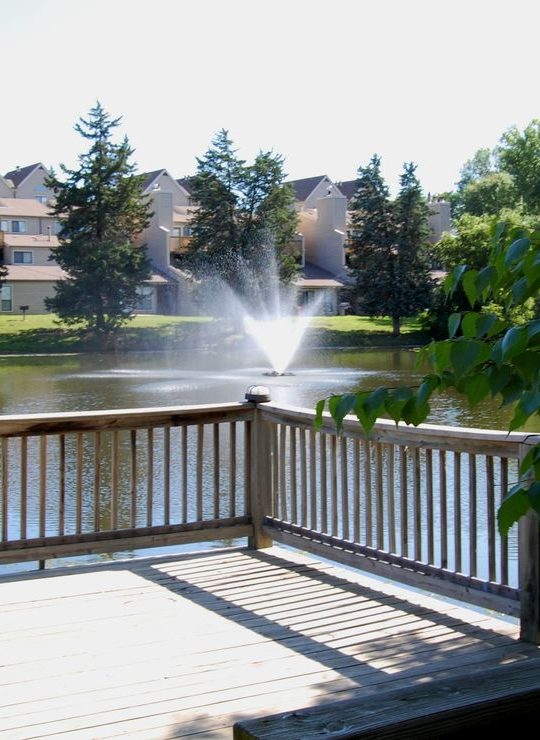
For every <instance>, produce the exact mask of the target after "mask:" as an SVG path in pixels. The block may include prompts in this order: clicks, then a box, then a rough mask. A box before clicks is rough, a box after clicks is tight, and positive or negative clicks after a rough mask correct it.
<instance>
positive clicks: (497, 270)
mask: <svg viewBox="0 0 540 740" xmlns="http://www.w3.org/2000/svg"><path fill="white" fill-rule="evenodd" d="M460 285H461V286H462V288H463V290H464V292H465V295H466V296H467V300H468V302H469V305H470V307H471V310H470V311H463V312H460V313H454V314H452V315H451V316H450V318H449V320H448V336H449V338H448V339H445V340H442V341H438V342H432V343H431V344H429V345H428V346H427V347H425V348H423V349H422V350H421V352H420V356H419V359H418V364H423V363H427V365H428V367H429V369H430V372H429V373H428V374H426V375H425V376H424V378H423V379H422V382H421V383H420V385H419V386H418V387H403V388H390V389H389V388H377V389H375V390H373V391H370V392H367V391H366V392H361V393H355V394H353V393H349V394H343V395H334V396H331V397H330V398H326V399H322V400H321V401H319V402H318V403H317V407H316V420H315V426H316V428H320V427H321V424H322V415H323V412H324V410H325V408H326V407H328V410H329V412H330V415H331V417H332V419H333V420H334V422H335V424H336V428H337V430H338V432H341V430H342V428H343V420H344V418H345V416H347V414H350V413H354V414H355V415H356V418H357V419H358V421H359V423H360V425H361V427H362V429H363V430H364V432H365V434H366V435H367V436H369V434H370V433H371V431H372V429H373V426H374V424H375V422H376V420H377V418H378V417H379V416H389V417H390V418H391V419H393V420H394V421H395V422H396V424H397V423H398V422H399V421H404V422H406V423H407V424H413V425H415V426H417V425H418V424H421V423H422V422H423V421H425V419H426V418H427V416H428V414H429V411H430V399H431V396H432V395H433V394H434V393H439V392H442V391H444V390H446V389H448V388H455V389H456V390H457V391H459V392H460V393H462V394H463V395H464V396H465V397H466V398H467V400H468V402H469V404H470V405H471V407H474V406H475V405H476V404H478V403H480V401H482V400H483V399H484V398H486V397H487V396H491V397H492V398H497V399H499V400H500V402H501V405H506V404H515V409H514V415H513V418H512V420H511V422H510V426H509V430H510V431H512V430H515V429H518V428H520V427H522V426H523V424H525V422H527V421H528V420H529V419H530V418H532V417H540V319H533V320H530V321H528V322H526V323H524V324H521V325H519V326H518V325H514V324H513V323H512V321H511V319H509V318H501V317H500V316H497V315H495V314H493V313H489V312H484V311H482V309H481V306H482V305H483V304H485V303H486V302H487V301H488V300H490V299H491V300H493V301H496V302H497V303H498V304H500V305H502V306H504V309H505V311H504V313H505V315H506V316H510V315H511V311H510V309H513V308H516V307H520V306H522V305H523V304H524V302H525V301H527V300H528V299H529V298H537V296H538V294H539V291H540V232H538V231H534V232H527V231H525V230H523V229H516V228H513V229H510V228H509V227H508V225H507V224H505V223H502V224H498V225H497V227H496V228H495V230H494V233H493V236H492V243H491V251H490V256H489V261H488V264H487V266H486V267H484V268H483V269H480V270H476V269H471V268H469V267H467V266H466V265H459V266H458V267H456V268H454V270H453V271H452V272H451V273H450V274H449V275H448V276H447V278H446V280H445V284H444V289H445V292H446V295H447V297H451V296H452V294H453V293H454V291H455V290H456V289H457V288H458V286H460ZM519 475H520V479H519V481H518V482H517V483H516V484H515V485H513V486H512V487H511V488H510V489H509V491H508V494H507V496H506V497H505V499H504V501H503V503H502V504H501V506H500V508H499V511H498V516H497V518H498V525H499V531H500V532H501V534H502V535H506V534H507V533H508V530H509V529H510V527H511V526H512V525H513V524H514V523H515V522H516V521H517V520H518V519H519V518H520V517H521V516H523V515H524V514H526V513H527V512H528V511H529V510H530V509H532V510H534V511H535V512H536V513H537V514H538V515H540V444H534V445H533V446H532V447H531V449H530V450H529V452H528V453H527V455H526V456H525V458H524V459H523V460H522V462H521V465H520V468H519Z"/></svg>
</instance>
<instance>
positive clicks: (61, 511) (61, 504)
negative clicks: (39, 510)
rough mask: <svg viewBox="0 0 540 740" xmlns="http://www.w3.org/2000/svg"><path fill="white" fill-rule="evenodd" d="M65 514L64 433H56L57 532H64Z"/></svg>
mask: <svg viewBox="0 0 540 740" xmlns="http://www.w3.org/2000/svg"><path fill="white" fill-rule="evenodd" d="M65 516H66V435H65V434H60V435H58V534H60V535H62V534H64V522H65Z"/></svg>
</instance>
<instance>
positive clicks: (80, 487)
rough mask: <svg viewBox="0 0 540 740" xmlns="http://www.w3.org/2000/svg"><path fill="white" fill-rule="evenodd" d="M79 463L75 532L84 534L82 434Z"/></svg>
mask: <svg viewBox="0 0 540 740" xmlns="http://www.w3.org/2000/svg"><path fill="white" fill-rule="evenodd" d="M76 440H77V441H76V445H77V453H76V456H77V461H76V472H75V532H76V534H80V533H81V532H82V504H83V466H84V437H83V435H82V433H81V432H78V433H77V435H76Z"/></svg>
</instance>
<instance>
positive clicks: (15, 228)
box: [11, 221, 26, 234]
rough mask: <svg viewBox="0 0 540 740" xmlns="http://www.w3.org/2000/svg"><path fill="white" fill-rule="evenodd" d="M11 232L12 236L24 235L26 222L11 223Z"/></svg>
mask: <svg viewBox="0 0 540 740" xmlns="http://www.w3.org/2000/svg"><path fill="white" fill-rule="evenodd" d="M11 231H12V232H13V233H14V234H24V233H25V232H26V221H12V222H11Z"/></svg>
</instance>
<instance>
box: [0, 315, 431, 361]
mask: <svg viewBox="0 0 540 740" xmlns="http://www.w3.org/2000/svg"><path fill="white" fill-rule="evenodd" d="M402 332H403V334H402V336H401V337H397V338H394V337H392V325H391V320H390V319H387V318H379V319H371V318H369V317H365V316H324V317H323V316H320V317H315V318H313V319H312V329H311V331H310V333H309V335H308V336H309V339H308V342H309V344H311V345H312V346H329V347H366V346H381V347H386V346H392V347H402V346H414V345H416V346H418V345H420V344H425V343H426V342H427V341H429V338H428V337H427V336H426V335H424V334H423V333H422V332H421V331H420V327H419V324H418V322H417V321H416V320H414V319H407V320H405V321H404V322H403V327H402ZM235 339H236V340H237V339H238V336H236V337H235V336H234V335H233V334H232V331H231V329H230V327H228V326H227V324H226V322H224V321H220V320H215V319H212V318H209V317H204V316H203V317H200V316H156V315H151V316H149V315H141V316H135V317H133V319H131V320H130V321H129V322H128V323H127V324H126V325H125V326H124V327H123V328H122V329H121V330H120V332H119V334H118V337H117V339H116V342H115V349H118V350H153V349H155V350H160V349H182V348H187V347H200V346H209V345H216V344H220V343H221V344H223V343H229V342H231V343H232V342H234V341H235ZM98 349H100V348H99V347H98V346H96V344H95V343H94V342H93V341H92V339H91V338H88V337H84V336H81V334H80V333H79V332H78V331H77V327H66V326H62V325H60V324H57V323H56V319H55V317H54V316H52V315H50V314H34V315H27V316H26V317H25V318H24V319H23V318H22V316H11V315H10V316H7V315H4V316H2V315H0V354H13V353H36V352H43V353H55V352H84V351H92V350H98Z"/></svg>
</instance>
